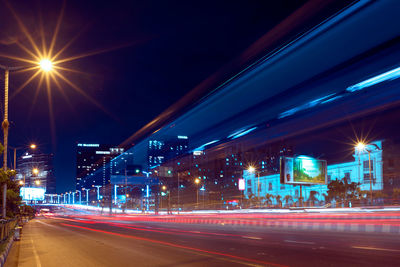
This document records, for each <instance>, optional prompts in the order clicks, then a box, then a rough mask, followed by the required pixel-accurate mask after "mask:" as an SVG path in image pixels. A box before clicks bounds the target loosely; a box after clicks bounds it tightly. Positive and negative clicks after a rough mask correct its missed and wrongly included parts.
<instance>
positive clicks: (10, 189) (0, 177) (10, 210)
mask: <svg viewBox="0 0 400 267" xmlns="http://www.w3.org/2000/svg"><path fill="white" fill-rule="evenodd" d="M3 149H4V147H3V145H2V144H1V143H0V153H2V152H3ZM16 174H17V172H16V171H15V170H10V169H7V170H5V171H4V169H2V168H1V169H0V186H1V188H3V185H4V184H6V185H7V197H6V216H7V217H10V218H13V217H14V216H15V215H17V214H19V213H20V208H19V207H20V205H21V197H20V196H19V191H20V186H19V185H18V184H17V182H16V181H14V180H11V177H14V176H15V175H16ZM2 204H3V203H2Z"/></svg>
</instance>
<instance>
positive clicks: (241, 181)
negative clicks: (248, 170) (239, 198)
mask: <svg viewBox="0 0 400 267" xmlns="http://www.w3.org/2000/svg"><path fill="white" fill-rule="evenodd" d="M238 185H239V190H241V191H243V190H245V189H246V183H245V181H244V179H239V184H238Z"/></svg>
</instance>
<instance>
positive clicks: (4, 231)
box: [0, 218, 18, 243]
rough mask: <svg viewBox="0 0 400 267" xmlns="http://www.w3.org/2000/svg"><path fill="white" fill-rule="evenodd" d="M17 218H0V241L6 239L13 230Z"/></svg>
mask: <svg viewBox="0 0 400 267" xmlns="http://www.w3.org/2000/svg"><path fill="white" fill-rule="evenodd" d="M17 222H18V220H17V219H16V218H15V219H11V220H0V228H1V235H0V242H1V243H3V242H4V241H6V240H7V239H8V237H9V236H10V234H12V233H13V232H14V229H15V226H16V225H17Z"/></svg>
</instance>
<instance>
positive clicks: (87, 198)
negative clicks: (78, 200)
mask: <svg viewBox="0 0 400 267" xmlns="http://www.w3.org/2000/svg"><path fill="white" fill-rule="evenodd" d="M82 190H85V191H86V206H88V205H89V190H90V189H86V188H82Z"/></svg>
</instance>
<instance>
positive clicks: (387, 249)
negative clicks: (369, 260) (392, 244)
mask: <svg viewBox="0 0 400 267" xmlns="http://www.w3.org/2000/svg"><path fill="white" fill-rule="evenodd" d="M352 248H358V249H367V250H380V251H391V252H400V250H399V249H390V248H375V247H359V246H352Z"/></svg>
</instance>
